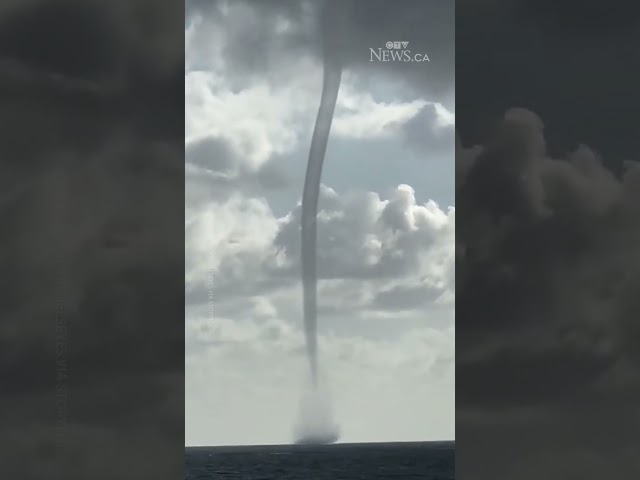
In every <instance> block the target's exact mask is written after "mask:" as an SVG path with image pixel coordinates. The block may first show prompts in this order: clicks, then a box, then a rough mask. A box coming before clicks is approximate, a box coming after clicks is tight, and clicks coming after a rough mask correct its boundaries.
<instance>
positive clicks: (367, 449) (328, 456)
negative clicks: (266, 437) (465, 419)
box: [185, 442, 455, 480]
mask: <svg viewBox="0 0 640 480" xmlns="http://www.w3.org/2000/svg"><path fill="white" fill-rule="evenodd" d="M454 452H455V444H454V443H453V442H421V443H344V444H335V445H323V446H303V445H280V446H252V447H187V448H186V449H185V479H186V480H196V479H202V480H356V479H357V480H391V479H402V480H411V479H420V480H451V479H454V478H455V473H454V457H455V455H454Z"/></svg>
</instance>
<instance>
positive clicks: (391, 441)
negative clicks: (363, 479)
mask: <svg viewBox="0 0 640 480" xmlns="http://www.w3.org/2000/svg"><path fill="white" fill-rule="evenodd" d="M455 442H456V441H455V439H450V440H389V441H371V442H335V443H331V444H328V445H324V446H330V445H375V444H380V445H384V444H390V443H405V444H408V443H455ZM242 447H300V445H296V444H295V443H262V444H234V445H229V444H225V445H203V444H199V445H185V446H184V448H242Z"/></svg>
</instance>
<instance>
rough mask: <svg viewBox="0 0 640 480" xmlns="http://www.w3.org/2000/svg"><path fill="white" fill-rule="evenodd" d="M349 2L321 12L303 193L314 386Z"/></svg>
mask: <svg viewBox="0 0 640 480" xmlns="http://www.w3.org/2000/svg"><path fill="white" fill-rule="evenodd" d="M348 8H349V7H348V2H346V1H344V0H343V1H340V0H328V1H326V2H325V4H324V11H323V25H322V27H323V30H322V40H323V45H322V46H323V57H324V64H323V68H324V78H323V83H322V98H321V100H320V108H319V109H318V116H317V117H316V124H315V128H314V130H313V138H312V140H311V148H310V150H309V161H308V164H307V174H306V176H305V181H304V191H303V194H302V259H301V264H302V288H303V305H304V307H303V308H304V311H303V315H304V329H305V336H306V341H307V353H308V355H309V363H310V367H311V381H312V383H313V386H314V388H316V387H317V386H318V340H317V324H318V312H317V269H316V259H317V257H316V239H317V224H316V219H317V215H318V197H319V194H320V179H321V177H322V165H323V163H324V156H325V152H326V150H327V141H328V139H329V132H330V130H331V122H332V120H333V113H334V110H335V107H336V100H337V98H338V90H339V89H340V79H341V77H342V61H341V58H340V44H341V40H342V38H344V27H345V18H346V17H347V13H348Z"/></svg>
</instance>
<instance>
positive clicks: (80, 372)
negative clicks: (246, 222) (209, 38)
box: [0, 0, 184, 479]
mask: <svg viewBox="0 0 640 480" xmlns="http://www.w3.org/2000/svg"><path fill="white" fill-rule="evenodd" d="M0 12H1V16H0V90H1V91H2V95H3V98H4V99H5V101H4V104H3V109H2V113H0V128H1V130H0V131H1V132H2V142H1V143H0V151H1V152H0V153H1V155H0V158H1V160H0V178H1V180H0V188H1V191H0V219H1V220H2V225H3V228H2V233H1V234H0V270H2V272H3V275H2V280H1V282H2V296H1V297H2V298H1V301H0V318H2V321H1V329H0V376H2V378H3V399H2V401H1V402H0V403H1V404H0V410H1V411H2V414H1V416H2V419H3V433H4V435H3V451H4V452H5V455H6V456H7V457H8V458H9V459H10V460H9V461H3V462H2V467H1V468H0V470H2V472H3V474H5V473H6V474H7V475H3V476H11V475H13V476H14V477H16V478H17V477H22V478H66V479H73V478H114V473H113V471H112V469H110V468H105V465H107V464H111V465H112V466H113V470H118V468H119V467H117V465H118V463H122V464H127V465H129V468H130V471H132V472H139V473H140V475H142V477H141V478H148V477H147V476H146V475H149V476H151V477H150V478H158V475H164V474H168V476H169V475H170V476H172V477H174V476H179V475H180V474H181V469H182V465H181V460H182V456H181V448H182V442H183V438H182V437H181V435H182V423H183V414H184V410H183V406H182V402H183V398H184V390H183V380H182V375H183V370H182V369H183V365H184V342H183V331H184V330H183V324H182V319H183V314H184V310H183V307H184V305H183V304H184V278H183V277H184V276H183V272H184V270H183V269H184V264H183V261H184V259H183V242H184V237H183V235H182V229H183V228H184V207H183V200H184V174H183V172H184V170H183V168H184V165H183V161H184V159H183V153H182V152H183V132H184V122H183V98H184V97H183V83H182V82H183V80H182V78H183V77H182V75H183V63H184V57H183V55H184V53H183V34H184V32H183V24H182V21H177V22H176V20H177V19H180V18H181V15H182V5H181V3H180V2H164V3H162V4H160V3H151V2H147V1H146V0H141V1H136V2H104V3H99V2H97V1H93V0H92V1H87V2H85V1H82V2H80V1H67V2H52V1H39V2H13V3H12V4H9V5H3V7H2V10H1V11H0ZM67 375H68V376H67ZM176 376H177V377H179V379H178V380H179V381H175V377H176ZM62 394H64V398H65V399H66V402H65V403H64V407H60V404H58V403H56V400H57V397H56V395H58V396H59V397H60V395H62ZM58 400H60V398H58ZM176 402H177V403H176ZM60 408H61V409H62V410H60ZM63 412H64V418H65V422H66V423H65V425H66V426H65V429H64V432H63V436H62V444H61V445H59V447H60V448H56V438H57V439H58V440H59V441H60V440H61V438H60V436H59V434H60V433H61V431H60V430H56V423H57V422H58V421H59V420H61V418H62V416H61V415H62V413H63ZM154 412H155V413H154ZM34 429H35V430H34ZM20 432H32V435H31V437H30V441H29V442H20V441H16V442H13V441H12V437H15V436H16V435H20ZM172 441H175V442H176V443H175V444H173V445H172V443H171V442H172ZM134 444H135V445H136V448H135V452H137V453H134V448H133V445H134ZM125 446H126V447H125ZM169 448H175V456H174V457H173V458H171V455H168V454H167V449H169ZM154 449H155V453H158V452H159V451H160V450H162V452H163V454H162V455H154ZM72 452H74V453H73V455H71V453H72ZM135 455H138V456H137V458H134V456H135ZM151 456H155V460H154V462H155V465H151V464H149V465H144V464H143V462H148V461H149V457H151ZM47 462H49V463H47ZM45 464H46V465H47V467H43V468H40V467H42V465H45ZM38 465H40V467H38ZM71 468H73V471H72V470H71Z"/></svg>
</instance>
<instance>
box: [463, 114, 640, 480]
mask: <svg viewBox="0 0 640 480" xmlns="http://www.w3.org/2000/svg"><path fill="white" fill-rule="evenodd" d="M463 141H464V137H463ZM464 153H465V152H464V151H463V150H462V149H460V150H459V151H458V160H459V161H460V160H461V157H462V155H463V154H464ZM472 158H473V159H472V160H471V162H470V163H469V164H467V165H466V168H463V169H460V170H459V172H458V175H459V177H460V178H458V179H457V185H458V188H457V192H456V224H457V226H456V235H457V237H456V241H457V244H458V260H457V263H456V379H457V380H456V382H457V384H456V390H457V400H456V403H457V408H458V412H459V415H457V419H458V420H457V422H458V423H457V425H458V427H457V428H458V434H457V437H458V446H459V448H458V452H459V455H460V457H459V464H460V466H461V468H460V471H461V472H467V473H466V475H470V473H469V472H470V471H471V469H472V465H474V463H473V456H472V453H471V451H470V450H471V449H474V448H480V449H482V448H481V447H480V446H479V445H477V440H476V441H474V440H473V438H474V435H481V434H482V432H483V429H485V430H484V432H485V433H484V434H485V435H486V436H487V437H486V438H485V440H483V444H484V445H489V444H490V445H491V448H503V447H504V448H509V449H510V450H512V451H513V453H512V454H511V455H510V461H509V462H507V463H508V464H509V468H512V469H513V470H511V471H510V473H504V474H503V475H505V476H498V477H495V476H494V477H491V478H514V477H513V476H512V475H515V474H516V472H520V471H521V470H522V469H524V464H525V463H527V464H528V463H530V462H535V461H536V460H534V458H535V457H536V456H537V455H540V454H541V452H543V451H544V450H543V447H542V446H541V445H540V444H539V443H538V444H536V442H545V445H547V448H553V449H556V450H555V451H557V452H558V454H559V455H560V457H562V454H561V452H562V451H563V450H561V449H562V448H563V447H562V445H561V444H560V442H559V440H558V439H560V438H565V440H567V438H569V439H570V441H571V448H576V449H578V450H580V451H583V452H587V454H589V455H592V456H599V454H600V453H601V452H602V451H603V449H604V448H606V447H607V445H608V442H609V441H610V440H609V439H610V438H611V436H612V435H614V434H615V435H616V440H617V441H618V442H620V444H621V445H624V444H625V442H626V443H628V442H630V441H631V440H632V439H633V436H631V435H630V434H631V432H632V431H636V432H637V431H638V429H639V428H640V418H639V416H638V412H637V405H638V401H640V386H639V384H638V380H637V376H635V375H632V374H630V372H631V371H633V370H634V369H637V368H639V367H640V363H639V362H638V360H639V357H638V355H637V345H638V343H639V342H640V331H639V329H638V326H637V325H638V321H637V319H638V318H640V309H639V308H640V305H639V304H638V301H637V294H638V292H640V274H639V273H638V272H640V196H639V195H638V184H637V178H638V174H639V173H638V172H640V167H639V165H640V164H637V163H632V164H629V166H628V169H627V171H626V173H625V174H624V175H619V176H617V175H614V174H613V173H612V172H611V171H610V170H609V169H608V168H607V166H606V160H602V159H601V158H599V156H598V155H597V154H595V153H594V152H593V151H592V150H590V149H589V148H587V147H580V148H578V149H577V150H576V151H575V152H572V153H569V154H567V155H565V156H564V157H562V158H552V157H551V156H550V155H549V154H548V152H547V150H546V142H545V138H544V132H543V126H542V122H541V121H540V119H539V118H538V117H537V116H535V115H533V114H531V113H529V112H526V111H523V110H519V109H518V110H513V111H510V112H509V113H508V114H507V115H506V116H505V118H504V120H503V121H502V122H501V123H500V124H499V125H498V127H497V128H496V130H495V132H494V134H493V135H492V137H490V138H489V139H488V140H487V141H486V142H485V143H484V144H483V146H482V150H481V151H478V152H477V153H476V154H474V155H473V156H472ZM462 165H463V163H462V162H460V166H462ZM518 409H520V410H518ZM513 411H515V413H513V416H511V417H510V416H509V412H513ZM470 412H474V414H471V413H470ZM518 412H520V413H518ZM474 415H476V416H475V417H474ZM482 418H492V419H493V420H491V421H490V422H489V423H486V424H485V423H483V422H484V421H483V420H482ZM538 418H544V419H547V420H549V422H550V424H544V426H543V424H542V423H540V420H539V419H538ZM478 422H480V423H478ZM630 424H631V425H633V426H634V427H633V428H629V425H630ZM489 425H491V427H490V426H489ZM576 425H582V426H581V427H580V428H581V429H583V430H585V431H584V432H583V433H582V434H581V435H571V436H570V437H566V435H569V432H570V431H571V429H572V428H575V426H576ZM489 429H490V430H491V432H492V433H491V434H489V433H488V430H489ZM474 432H475V433H474ZM494 434H495V436H494ZM516 434H517V435H521V436H524V437H527V438H528V439H530V440H527V441H524V442H523V443H522V444H521V449H517V448H515V447H514V445H510V446H506V445H505V442H503V441H502V440H501V438H504V436H505V435H506V436H507V437H508V438H510V437H511V436H513V435H516ZM500 435H502V436H503V437H500ZM545 436H552V437H554V438H555V441H554V442H553V443H551V444H549V440H545V439H544V437H545ZM533 439H535V441H534V440H533ZM465 442H466V443H465ZM567 448H568V447H567ZM483 451H485V453H486V450H483ZM568 458H569V457H568V456H567V461H570V460H568ZM616 458H617V457H616ZM603 461H604V460H603ZM615 461H618V460H615ZM620 461H621V460H620ZM555 462H556V465H557V471H555V472H554V473H552V474H550V475H549V476H548V477H547V478H567V477H564V476H561V474H560V473H558V472H560V471H561V470H562V468H567V467H566V465H563V463H562V461H561V460H557V461H555ZM477 466H478V464H475V467H477ZM475 467H474V468H475ZM613 467H614V461H613V460H612V461H611V468H613ZM638 467H640V465H639V464H638V462H637V461H634V460H632V459H631V458H626V459H625V460H624V463H623V464H622V465H620V466H619V468H620V469H621V471H622V469H624V468H629V469H631V470H633V469H637V468H638ZM466 468H468V469H469V470H466ZM549 468H552V469H553V468H554V467H553V465H552V466H550V467H549ZM616 468H618V467H616ZM474 471H475V474H474V475H473V476H469V477H467V476H466V475H465V477H464V478H489V477H488V476H487V477H485V476H482V475H483V474H482V469H480V470H478V469H477V468H475V470H474ZM576 471H577V470H576ZM494 473H495V472H494ZM554 475H555V476H554ZM583 475H587V476H583V477H582V478H596V477H595V476H588V475H589V474H588V473H587V472H583ZM592 475H594V474H593V473H592ZM518 478H521V477H518ZM570 478H573V477H570ZM620 478H623V477H620ZM625 478H626V477H625ZM628 478H631V477H628Z"/></svg>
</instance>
